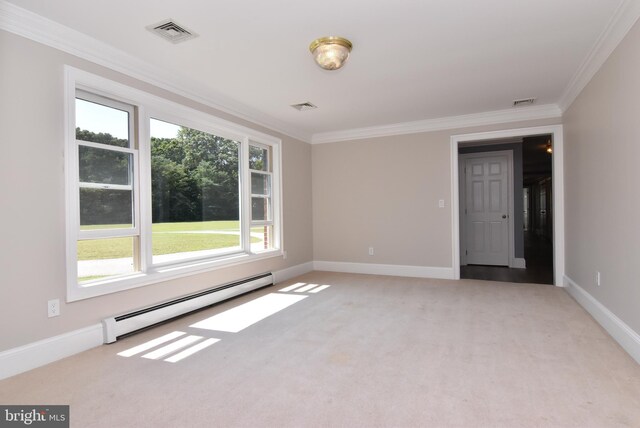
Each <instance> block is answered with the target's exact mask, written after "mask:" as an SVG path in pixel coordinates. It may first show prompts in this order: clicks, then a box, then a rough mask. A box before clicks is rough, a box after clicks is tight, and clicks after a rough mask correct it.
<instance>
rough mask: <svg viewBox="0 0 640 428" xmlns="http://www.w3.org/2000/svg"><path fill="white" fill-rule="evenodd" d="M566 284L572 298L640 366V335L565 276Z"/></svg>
mask: <svg viewBox="0 0 640 428" xmlns="http://www.w3.org/2000/svg"><path fill="white" fill-rule="evenodd" d="M564 282H565V288H566V290H567V292H568V293H569V294H570V295H571V297H573V298H574V299H575V300H576V302H578V303H579V304H580V306H582V307H583V308H584V309H585V310H586V311H587V312H589V313H590V314H591V316H592V317H593V318H594V319H595V320H596V321H597V322H598V324H600V325H601V326H602V328H604V329H605V330H606V331H607V332H608V333H609V334H610V335H611V337H613V338H614V339H615V340H616V342H618V343H619V344H620V346H622V347H623V348H624V350H625V351H627V352H628V353H629V355H631V357H632V358H633V359H634V360H636V361H637V362H638V364H640V335H638V333H636V332H635V331H634V330H633V329H632V328H631V327H629V326H628V325H627V324H625V323H624V321H622V320H621V319H620V318H618V317H617V316H615V315H614V314H613V312H611V311H610V310H609V309H607V308H606V307H605V306H604V305H603V304H602V303H600V302H599V301H597V300H596V298H595V297H593V296H592V295H591V294H589V293H587V291H586V290H584V289H583V288H582V287H580V286H579V285H578V284H576V283H575V282H574V281H573V280H572V279H571V278H569V277H568V276H566V275H565V276H564Z"/></svg>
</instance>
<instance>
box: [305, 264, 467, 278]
mask: <svg viewBox="0 0 640 428" xmlns="http://www.w3.org/2000/svg"><path fill="white" fill-rule="evenodd" d="M313 269H314V270H321V271H329V272H344V273H364V274H370V275H389V276H407V277H413V278H438V279H454V272H453V268H450V267H428V266H403V265H380V264H373V263H346V262H326V261H314V262H313Z"/></svg>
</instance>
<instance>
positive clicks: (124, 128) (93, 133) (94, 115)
mask: <svg viewBox="0 0 640 428" xmlns="http://www.w3.org/2000/svg"><path fill="white" fill-rule="evenodd" d="M76 139H78V140H82V141H91V142H94V143H101V144H107V145H110V146H118V147H130V144H129V112H127V111H124V110H118V109H116V108H113V107H107V106H104V105H102V104H97V103H94V102H91V101H85V100H83V99H80V98H76Z"/></svg>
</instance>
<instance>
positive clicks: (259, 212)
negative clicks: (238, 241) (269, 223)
mask: <svg viewBox="0 0 640 428" xmlns="http://www.w3.org/2000/svg"><path fill="white" fill-rule="evenodd" d="M270 204H271V199H270V198H260V197H252V198H251V219H252V220H254V221H261V220H271V213H270V212H269V205H270Z"/></svg>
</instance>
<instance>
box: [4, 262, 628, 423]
mask: <svg viewBox="0 0 640 428" xmlns="http://www.w3.org/2000/svg"><path fill="white" fill-rule="evenodd" d="M297 282H300V283H307V284H318V285H330V287H326V288H324V289H317V288H315V289H314V288H311V289H309V287H307V288H306V289H304V290H303V288H302V286H301V285H299V286H298V287H292V288H290V289H289V290H288V291H284V292H281V291H278V290H281V289H283V288H285V287H287V286H289V285H291V284H294V283H297ZM296 290H297V291H296ZM301 290H303V291H301ZM314 291H317V292H314ZM272 293H276V294H277V295H287V296H298V298H296V299H294V298H293V297H291V299H293V300H289V302H294V300H299V301H296V302H294V303H291V304H290V306H287V307H286V308H284V309H282V310H280V311H279V312H277V313H275V314H273V315H271V316H268V317H266V318H264V319H263V320H261V321H258V322H256V323H255V324H253V325H250V326H248V327H246V328H244V329H240V330H239V331H237V332H235V333H232V332H224V331H216V330H206V329H202V328H194V327H191V325H193V324H195V323H197V322H200V321H203V320H205V319H208V318H210V317H212V316H213V315H215V314H218V313H223V312H225V311H227V310H229V309H231V308H233V307H237V306H239V305H240V304H243V303H246V302H250V301H255V299H257V298H259V297H261V296H267V295H271V294H272ZM300 296H304V298H302V299H301V298H300ZM269 299H271V301H281V300H283V299H284V300H286V299H289V298H286V297H277V296H276V297H273V295H272V296H271V297H270V298H268V299H267V300H269ZM274 299H275V300H274ZM253 312H257V310H254V311H253ZM229 314H233V313H226V315H224V316H221V317H216V318H212V319H210V320H208V321H207V323H208V324H207V323H202V324H200V325H209V326H218V327H216V328H223V327H220V326H221V325H222V324H224V323H225V322H229V321H230V319H231V318H233V317H232V316H231V315H229ZM236 321H237V320H236ZM230 330H233V329H230ZM175 331H179V332H183V333H185V335H182V336H181V337H182V338H184V337H186V336H188V335H194V336H200V337H202V339H197V340H200V342H199V343H203V341H204V340H206V338H215V339H220V340H219V341H217V342H215V343H213V341H210V342H208V343H209V344H210V346H208V347H206V348H204V349H202V350H200V351H199V352H196V353H194V354H193V355H190V356H188V357H186V358H184V359H182V360H180V361H177V362H173V363H172V362H169V361H167V360H168V359H170V358H171V356H175V355H176V353H178V352H179V350H174V351H173V352H172V353H166V355H162V356H160V357H158V355H159V354H161V352H160V353H158V352H156V353H155V354H152V353H153V351H154V350H157V349H158V348H159V347H161V346H165V345H167V344H168V343H169V344H170V343H175V341H176V340H182V339H180V338H178V339H171V341H168V342H166V343H164V344H162V345H157V346H156V347H150V348H149V349H145V350H143V351H139V350H138V352H136V350H133V351H130V352H129V354H133V355H131V356H129V357H124V356H119V355H118V353H121V352H123V351H126V350H130V349H131V348H133V347H136V346H139V345H141V344H144V343H146V342H148V341H150V340H153V339H156V338H159V337H163V336H165V335H167V334H170V333H172V332H175ZM176 334H177V333H176ZM194 340H196V339H194ZM150 354H151V355H150ZM143 356H146V357H143ZM150 357H157V359H150ZM0 403H2V404H70V406H71V426H73V427H192V426H193V427H236V426H244V427H320V426H321V427H414V426H415V427H450V426H451V427H618V426H629V427H638V426H640V366H639V365H638V364H637V363H636V362H635V361H633V359H632V358H631V357H630V356H629V355H627V354H626V353H625V352H624V351H623V350H622V348H620V347H619V346H618V345H617V344H616V343H615V342H614V341H613V339H611V338H610V337H609V336H608V335H607V334H606V332H604V330H602V329H601V328H600V327H599V326H598V325H597V324H596V322H595V321H594V320H593V319H592V318H591V317H590V316H589V315H588V314H587V313H586V312H585V311H584V310H583V309H582V308H581V307H580V306H578V304H577V303H575V302H574V301H573V300H572V299H571V298H570V297H569V296H568V295H567V294H566V293H565V292H564V291H563V290H562V289H559V288H556V287H554V286H550V285H539V284H535V285H534V284H513V283H498V282H485V281H473V280H461V281H445V280H426V279H412V278H394V277H382V276H367V275H351V274H335V273H325V272H313V273H310V274H308V275H305V276H303V277H299V278H297V279H296V280H295V281H289V282H287V283H283V284H279V285H277V286H272V287H269V288H267V289H263V290H260V291H258V292H255V293H252V294H249V295H246V296H242V297H240V298H238V299H235V300H233V301H230V302H226V303H224V304H221V305H218V306H215V307H213V308H210V309H207V310H205V311H202V312H199V313H196V314H192V315H190V316H188V317H184V318H181V319H179V320H176V321H174V322H171V323H168V324H165V325H162V326H160V327H157V328H154V329H151V330H148V331H145V332H143V333H141V334H137V335H134V336H131V337H129V338H126V339H124V340H120V341H118V342H116V343H115V344H112V345H107V346H101V347H99V348H96V349H93V350H90V351H87V352H84V353H82V354H79V355H76V356H74V357H70V358H67V359H65V360H62V361H59V362H57V363H54V364H51V365H48V366H46V367H42V368H40V369H37V370H33V371H31V372H28V373H25V374H22V375H19V376H15V377H13V378H10V379H6V380H4V381H0Z"/></svg>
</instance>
